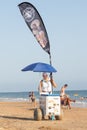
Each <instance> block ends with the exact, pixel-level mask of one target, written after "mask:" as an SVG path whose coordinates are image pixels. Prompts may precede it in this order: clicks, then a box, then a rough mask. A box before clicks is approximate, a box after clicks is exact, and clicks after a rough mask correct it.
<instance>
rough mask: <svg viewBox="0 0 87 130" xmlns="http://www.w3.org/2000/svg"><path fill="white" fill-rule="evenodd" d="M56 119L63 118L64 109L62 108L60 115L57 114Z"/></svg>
mask: <svg viewBox="0 0 87 130" xmlns="http://www.w3.org/2000/svg"><path fill="white" fill-rule="evenodd" d="M55 119H56V120H62V119H63V110H61V112H60V115H58V116H55Z"/></svg>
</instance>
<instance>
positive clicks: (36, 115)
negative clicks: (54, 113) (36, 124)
mask: <svg viewBox="0 0 87 130" xmlns="http://www.w3.org/2000/svg"><path fill="white" fill-rule="evenodd" d="M34 120H37V121H40V120H42V111H41V109H39V108H36V109H35V110H34Z"/></svg>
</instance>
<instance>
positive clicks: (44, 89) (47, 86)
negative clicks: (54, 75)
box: [42, 80, 52, 93]
mask: <svg viewBox="0 0 87 130" xmlns="http://www.w3.org/2000/svg"><path fill="white" fill-rule="evenodd" d="M42 92H44V93H49V92H51V93H52V86H51V82H50V80H48V81H45V80H42Z"/></svg>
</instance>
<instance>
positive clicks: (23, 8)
mask: <svg viewBox="0 0 87 130" xmlns="http://www.w3.org/2000/svg"><path fill="white" fill-rule="evenodd" d="M18 7H19V9H20V12H21V14H22V16H23V18H24V20H25V22H26V24H27V25H28V27H29V28H30V30H31V31H32V33H33V35H34V36H35V38H36V39H37V41H38V43H39V44H40V46H41V47H42V48H43V49H44V50H45V51H46V52H47V53H48V54H49V55H50V43H49V39H48V34H47V31H46V28H45V26H44V23H43V20H42V18H41V16H40V14H39V13H38V11H37V9H36V8H35V7H34V6H33V5H32V4H30V3H28V2H23V3H20V4H19V5H18Z"/></svg>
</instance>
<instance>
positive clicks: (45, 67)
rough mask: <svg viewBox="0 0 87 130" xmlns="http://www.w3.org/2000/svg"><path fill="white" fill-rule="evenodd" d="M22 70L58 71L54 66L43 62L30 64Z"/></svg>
mask: <svg viewBox="0 0 87 130" xmlns="http://www.w3.org/2000/svg"><path fill="white" fill-rule="evenodd" d="M22 71H33V72H48V73H51V72H57V71H56V69H55V68H54V67H53V66H51V65H49V64H46V63H41V62H37V63H33V64H30V65H28V66H26V67H25V68H24V69H22Z"/></svg>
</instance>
